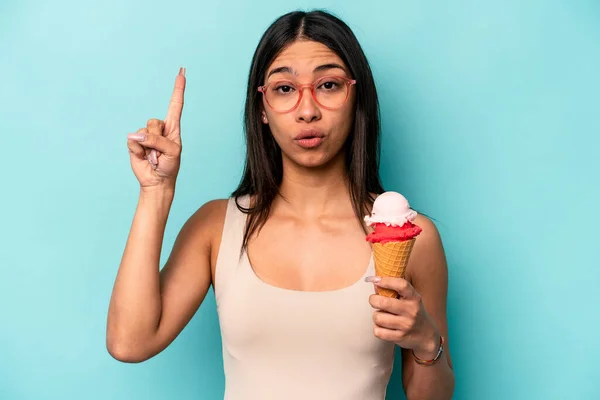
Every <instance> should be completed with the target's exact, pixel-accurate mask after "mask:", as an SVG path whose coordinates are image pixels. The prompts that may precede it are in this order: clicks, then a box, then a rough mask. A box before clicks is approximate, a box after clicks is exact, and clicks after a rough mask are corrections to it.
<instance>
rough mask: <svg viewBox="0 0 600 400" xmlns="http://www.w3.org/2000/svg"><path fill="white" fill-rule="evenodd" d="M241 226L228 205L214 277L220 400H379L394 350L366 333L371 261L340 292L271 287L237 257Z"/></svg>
mask: <svg viewBox="0 0 600 400" xmlns="http://www.w3.org/2000/svg"><path fill="white" fill-rule="evenodd" d="M248 200H249V198H248V197H247V196H246V197H243V198H240V199H239V200H238V201H239V202H240V204H241V205H242V206H244V207H247V206H248ZM245 224H246V214H244V213H242V212H241V211H239V210H238V208H237V206H236V204H235V199H233V198H231V199H229V203H228V206H227V215H226V217H225V226H224V229H223V236H222V241H221V246H220V248H219V254H218V257H217V265H216V271H215V274H216V276H215V297H216V302H217V311H218V315H219V323H220V328H221V338H222V343H223V364H224V369H225V400H249V399H258V400H275V399H277V400H280V399H285V400H296V399H298V400H319V399H327V400H338V399H339V400H383V399H385V393H386V388H387V384H388V381H389V378H390V375H391V372H392V366H393V360H394V344H393V343H390V342H386V341H383V340H381V339H378V338H377V337H375V335H374V334H373V311H374V309H373V308H372V307H371V306H370V304H369V295H371V294H372V293H373V285H372V284H370V283H366V282H364V278H365V277H366V276H368V275H374V265H373V258H372V257H371V261H370V262H369V265H368V266H365V267H366V268H365V269H366V270H365V273H364V275H363V276H362V277H361V278H360V279H359V280H358V282H356V283H354V284H353V285H351V286H349V287H346V288H343V289H339V290H333V291H324V292H307V291H297V290H289V289H283V288H279V287H276V286H273V285H270V284H267V283H265V282H264V281H262V280H261V279H260V278H259V277H258V276H257V275H256V274H255V273H254V270H253V269H252V266H251V265H250V262H249V259H248V256H247V254H246V252H243V253H241V248H242V242H243V235H244V229H245ZM240 255H241V256H240Z"/></svg>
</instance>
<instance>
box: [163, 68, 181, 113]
mask: <svg viewBox="0 0 600 400" xmlns="http://www.w3.org/2000/svg"><path fill="white" fill-rule="evenodd" d="M183 92H185V68H183V67H182V68H180V69H179V75H177V78H175V87H174V88H173V95H172V96H171V102H170V103H169V111H168V112H167V117H166V118H165V119H166V120H167V121H172V122H179V121H180V120H181V111H182V110H183Z"/></svg>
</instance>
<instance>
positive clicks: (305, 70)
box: [262, 41, 355, 167]
mask: <svg viewBox="0 0 600 400" xmlns="http://www.w3.org/2000/svg"><path fill="white" fill-rule="evenodd" d="M265 76H266V78H265V81H264V83H263V84H264V85H267V84H271V85H270V86H269V88H267V90H272V91H273V90H277V94H276V95H277V96H281V97H280V98H283V97H284V96H295V95H293V94H290V93H291V92H295V93H296V94H297V93H299V92H302V97H301V101H300V103H299V104H298V106H297V107H296V108H295V109H293V110H292V111H289V112H284V113H282V112H277V111H276V110H273V109H272V108H271V106H270V105H269V104H268V103H267V100H266V96H265V95H264V94H263V96H262V99H263V100H262V101H263V112H262V118H263V121H262V122H263V123H265V124H268V125H269V127H270V129H271V132H272V134H273V137H274V138H275V141H276V142H277V144H278V145H279V147H280V148H281V152H282V154H283V157H284V162H289V161H291V162H293V163H295V164H298V165H301V166H304V167H319V166H323V165H325V164H327V163H329V162H330V161H331V160H332V159H334V158H335V157H336V156H337V155H338V154H340V152H341V150H342V148H343V146H344V143H345V142H346V139H347V138H348V135H349V133H350V129H351V127H352V121H353V117H354V99H355V89H354V85H349V95H348V99H347V101H346V102H345V103H343V104H341V106H339V107H338V106H337V105H336V107H335V108H327V107H325V106H324V105H322V104H319V102H317V101H316V100H315V98H314V97H313V96H312V94H311V88H310V87H305V88H300V87H299V85H309V84H312V83H313V82H315V81H316V80H318V79H320V78H322V77H327V76H337V77H343V78H347V79H352V78H353V77H352V76H350V73H349V71H348V68H347V66H346V65H345V64H344V63H343V61H342V60H341V58H340V57H339V56H338V55H337V54H336V53H334V52H333V51H331V50H330V49H329V48H328V47H327V46H325V45H323V44H321V43H318V42H313V41H296V42H294V43H292V44H291V45H289V46H288V47H287V48H285V49H284V50H283V51H282V52H281V53H280V54H279V56H278V57H277V58H276V59H275V60H274V61H273V63H272V64H271V65H270V66H269V68H268V69H267V73H266V74H265ZM280 81H285V82H288V83H290V84H291V85H289V86H276V85H275V82H280ZM333 82H335V80H334V81H333ZM338 82H340V81H338ZM335 87H336V85H335V83H332V81H329V80H326V81H321V82H320V85H319V86H318V87H317V88H316V93H319V94H318V97H317V98H319V99H323V100H326V99H327V98H331V96H332V91H333V90H336V89H335ZM272 96H275V95H273V94H272ZM328 96H329V97H328ZM323 103H326V101H323ZM287 104H290V103H289V102H287ZM294 104H295V102H292V103H291V105H292V106H293V105H294ZM325 105H327V104H325Z"/></svg>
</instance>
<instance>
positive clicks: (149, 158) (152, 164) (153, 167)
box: [146, 154, 156, 169]
mask: <svg viewBox="0 0 600 400" xmlns="http://www.w3.org/2000/svg"><path fill="white" fill-rule="evenodd" d="M146 160H148V162H149V163H150V165H151V166H152V169H156V164H154V162H153V161H152V155H151V154H148V155H147V156H146Z"/></svg>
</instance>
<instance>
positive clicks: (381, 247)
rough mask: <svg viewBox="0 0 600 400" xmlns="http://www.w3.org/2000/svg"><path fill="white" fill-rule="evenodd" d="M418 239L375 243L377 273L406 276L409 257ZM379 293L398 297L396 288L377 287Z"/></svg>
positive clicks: (374, 254) (374, 256)
mask: <svg viewBox="0 0 600 400" xmlns="http://www.w3.org/2000/svg"><path fill="white" fill-rule="evenodd" d="M415 241H416V239H415V238H413V239H410V240H403V241H394V242H387V243H385V244H381V243H373V258H374V259H375V273H376V274H377V276H388V277H392V278H404V274H405V272H406V266H407V265H408V259H409V257H410V253H411V251H412V249H413V246H414V244H415ZM375 291H376V292H377V294H379V295H381V296H386V297H392V298H397V297H398V293H397V292H396V291H394V290H390V289H384V288H380V287H377V286H376V287H375Z"/></svg>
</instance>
